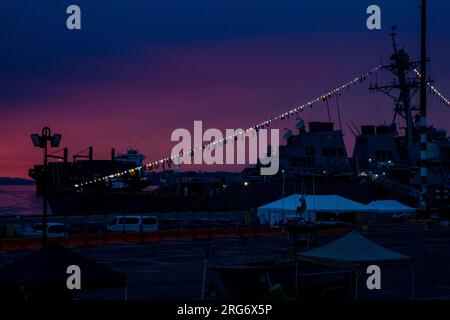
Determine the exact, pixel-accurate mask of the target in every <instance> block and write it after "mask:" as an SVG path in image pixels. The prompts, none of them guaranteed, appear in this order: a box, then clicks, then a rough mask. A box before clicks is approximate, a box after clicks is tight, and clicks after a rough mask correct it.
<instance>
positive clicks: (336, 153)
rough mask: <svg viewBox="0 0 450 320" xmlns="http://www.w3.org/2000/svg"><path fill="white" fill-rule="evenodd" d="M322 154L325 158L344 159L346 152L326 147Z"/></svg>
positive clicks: (342, 149)
mask: <svg viewBox="0 0 450 320" xmlns="http://www.w3.org/2000/svg"><path fill="white" fill-rule="evenodd" d="M322 154H323V156H324V157H344V156H345V151H344V148H328V147H325V148H323V149H322Z"/></svg>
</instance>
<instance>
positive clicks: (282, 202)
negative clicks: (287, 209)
mask: <svg viewBox="0 0 450 320" xmlns="http://www.w3.org/2000/svg"><path fill="white" fill-rule="evenodd" d="M281 174H282V175H283V182H282V198H281V208H282V210H281V211H282V212H283V223H284V218H285V217H284V170H281Z"/></svg>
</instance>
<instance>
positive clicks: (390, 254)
mask: <svg viewBox="0 0 450 320" xmlns="http://www.w3.org/2000/svg"><path fill="white" fill-rule="evenodd" d="M299 258H300V259H302V260H307V261H310V262H314V263H320V264H325V265H329V266H334V267H346V268H349V269H351V270H353V271H354V273H355V278H354V279H355V283H354V285H355V291H354V293H355V295H354V297H355V299H356V300H357V299H358V291H359V290H358V286H359V284H358V267H359V266H369V265H372V264H376V265H380V264H405V265H406V264H410V266H411V297H412V299H414V265H413V264H412V261H411V258H410V257H409V256H406V255H403V254H400V253H398V252H395V251H392V250H389V249H386V248H384V247H382V246H380V245H378V244H376V243H375V242H373V241H370V240H369V239H367V238H365V237H363V236H362V235H361V234H359V233H358V232H356V231H352V232H350V233H347V234H346V235H344V236H343V237H341V238H339V239H337V240H334V241H332V242H330V243H328V244H325V245H323V246H321V247H318V248H314V249H311V250H307V251H304V252H300V253H299Z"/></svg>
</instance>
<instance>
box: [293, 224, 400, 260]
mask: <svg viewBox="0 0 450 320" xmlns="http://www.w3.org/2000/svg"><path fill="white" fill-rule="evenodd" d="M299 255H300V256H301V257H303V258H306V259H308V260H313V261H317V262H325V263H326V262H329V263H333V264H352V265H355V264H358V263H368V262H387V261H401V260H407V259H409V257H408V256H405V255H402V254H400V253H397V252H395V251H391V250H388V249H386V248H384V247H382V246H380V245H378V244H376V243H375V242H372V241H370V240H369V239H367V238H365V237H363V236H362V235H361V234H359V233H358V232H356V231H352V232H350V233H347V234H346V235H344V236H343V237H341V238H339V239H337V240H335V241H333V242H330V243H328V244H326V245H323V246H321V247H318V248H315V249H311V250H308V251H305V252H301V253H300V254H299Z"/></svg>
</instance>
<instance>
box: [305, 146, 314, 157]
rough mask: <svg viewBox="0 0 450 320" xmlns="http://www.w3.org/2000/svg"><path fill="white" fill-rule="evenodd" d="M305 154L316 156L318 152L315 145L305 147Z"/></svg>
mask: <svg viewBox="0 0 450 320" xmlns="http://www.w3.org/2000/svg"><path fill="white" fill-rule="evenodd" d="M305 154H306V155H307V156H314V155H315V154H316V150H315V149H314V147H305Z"/></svg>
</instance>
